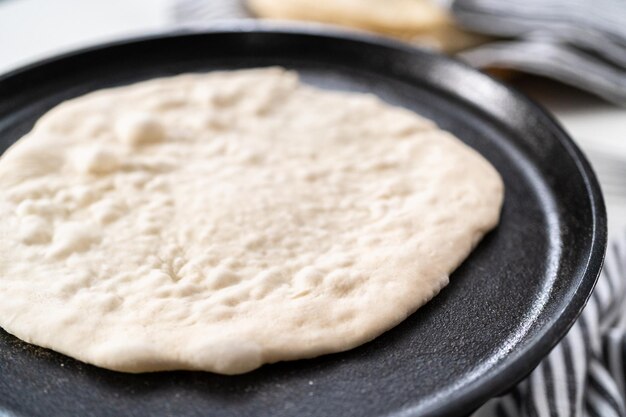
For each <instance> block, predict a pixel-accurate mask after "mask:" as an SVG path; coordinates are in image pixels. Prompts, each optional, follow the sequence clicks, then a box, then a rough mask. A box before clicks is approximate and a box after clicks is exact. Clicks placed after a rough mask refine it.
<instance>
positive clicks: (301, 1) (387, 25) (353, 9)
mask: <svg viewBox="0 0 626 417" xmlns="http://www.w3.org/2000/svg"><path fill="white" fill-rule="evenodd" d="M248 7H249V8H250V9H251V10H252V12H253V13H255V14H257V15H258V16H261V17H266V18H273V19H297V20H313V21H319V22H327V23H334V24H338V25H346V26H355V27H360V28H363V29H371V30H383V31H401V30H405V31H407V30H410V31H415V30H427V29H430V28H434V27H437V26H439V25H441V24H443V23H446V22H448V16H447V14H446V12H445V11H444V10H443V9H442V8H441V7H439V6H437V5H435V4H433V3H432V2H430V1H427V0H385V1H380V0H248Z"/></svg>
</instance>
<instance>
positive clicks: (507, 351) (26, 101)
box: [0, 23, 606, 417]
mask: <svg viewBox="0 0 626 417" xmlns="http://www.w3.org/2000/svg"><path fill="white" fill-rule="evenodd" d="M270 65H280V66H284V67H287V68H291V69H295V70H297V71H298V72H299V73H300V75H301V77H302V79H303V80H304V81H305V82H307V83H310V84H313V85H316V86H320V87H322V88H328V89H336V90H349V91H363V92H369V93H373V94H376V95H378V96H379V97H381V98H382V99H383V100H385V101H387V102H389V103H392V104H395V105H399V106H403V107H406V108H408V109H411V110H414V111H416V112H418V113H419V114H422V115H424V116H426V117H428V118H431V119H433V120H435V121H436V122H437V123H438V124H439V126H441V127H442V128H443V129H446V130H449V131H450V132H452V133H454V134H455V135H456V136H457V137H459V138H460V139H461V140H462V141H464V142H465V143H467V144H468V145H470V146H471V147H473V148H474V149H476V150H478V151H479V152H480V153H481V154H482V155H484V156H485V157H486V158H487V159H488V160H489V161H491V163H492V164H493V165H494V166H495V167H496V168H497V170H498V171H499V172H500V174H501V175H502V177H503V178H504V182H505V185H506V195H505V202H504V207H503V211H502V220H501V223H500V225H499V226H498V227H497V228H496V229H495V230H494V231H493V232H492V233H490V234H489V235H487V236H486V238H485V239H484V240H483V242H482V243H481V244H480V245H479V247H478V248H477V249H476V250H475V251H474V252H473V253H472V254H471V255H470V257H469V258H468V259H467V261H466V262H465V263H463V265H462V266H461V267H460V268H459V269H458V270H457V271H456V272H454V274H453V275H452V277H451V282H450V285H449V286H448V287H447V288H445V289H444V290H443V291H442V292H441V294H440V295H439V296H437V297H436V298H435V299H434V300H433V301H431V302H430V303H428V304H427V305H426V306H425V307H423V308H421V309H420V310H418V311H417V312H416V313H415V314H413V315H412V316H410V317H409V318H408V319H407V320H405V321H404V322H403V323H401V324H400V325H398V326H397V327H395V328H394V329H392V330H390V331H388V332H387V333H385V334H383V335H382V336H380V337H378V338H377V339H375V340H374V341H372V342H370V343H367V344H365V345H363V346H361V347H359V348H356V349H353V350H350V351H348V352H344V353H337V354H332V355H326V356H323V357H320V358H316V359H311V360H301V361H294V362H287V363H278V364H273V365H267V366H264V367H262V368H261V369H258V370H256V371H254V372H250V373H248V374H245V375H240V376H221V375H215V374H211V373H202V372H159V373H153V374H138V375H132V374H123V373H118V372H113V371H108V370H104V369H99V368H96V367H94V366H90V365H86V364H83V363H80V362H78V361H75V360H73V359H70V358H68V357H66V356H63V355H60V354H57V353H55V352H52V351H49V350H46V349H42V348H38V347H35V346H31V345H28V344H26V343H24V342H21V341H19V340H18V339H16V338H15V337H13V336H11V335H9V334H7V333H6V332H4V331H2V330H0V409H1V410H4V412H6V413H7V414H9V415H17V416H47V417H51V416H74V415H77V416H78V415H80V416H121V415H124V416H158V415H168V416H215V417H219V416H272V417H280V416H308V415H311V416H355V417H356V416H359V417H361V416H376V415H386V416H387V415H389V416H418V415H419V416H421V415H429V416H444V415H445V416H454V415H465V414H468V413H469V412H471V411H472V410H473V409H475V408H476V407H478V406H479V405H481V404H482V403H483V402H485V401H486V400H487V399H488V398H490V397H492V396H495V395H498V394H502V393H504V392H506V391H507V390H508V389H510V388H511V387H512V386H514V384H515V383H517V382H518V381H520V379H522V378H523V377H524V376H525V375H527V374H528V373H529V372H530V371H531V370H532V369H533V368H534V367H535V366H536V365H537V364H538V362H539V361H540V360H541V359H542V358H543V357H544V356H545V355H546V354H547V353H548V352H549V351H550V349H551V348H552V347H553V346H554V345H555V344H556V343H557V341H558V340H559V339H560V338H561V337H563V336H564V335H565V333H566V332H567V330H568V329H569V327H570V326H571V325H572V323H573V322H574V320H575V319H576V317H577V316H578V314H579V313H580V311H581V309H582V308H583V306H584V305H585V302H586V300H587V298H588V297H589V295H590V293H591V291H592V289H593V286H594V284H595V281H596V279H597V276H598V274H599V271H600V268H601V265H602V261H603V257H604V251H605V246H606V215H605V209H604V204H603V201H602V197H601V194H600V189H599V186H598V183H597V181H596V178H595V176H594V174H593V172H592V170H591V168H590V166H589V164H588V162H587V161H586V159H585V158H584V156H583V155H582V153H581V152H580V150H579V149H578V148H577V147H576V146H575V145H574V143H573V142H572V141H571V140H570V138H569V137H568V136H567V134H566V133H565V132H564V131H563V129H562V128H561V127H560V126H559V125H558V124H557V123H556V122H555V121H554V119H553V118H552V117H550V116H549V115H548V114H547V113H546V112H545V111H544V110H542V109H541V108H540V107H539V106H537V105H536V104H533V103H532V102H531V101H530V100H528V99H527V98H525V97H524V96H522V95H521V94H519V93H517V92H515V91H512V90H511V89H509V88H507V87H506V86H504V85H503V84H501V83H499V82H497V81H495V80H493V79H491V78H489V77H488V76H486V75H484V74H481V73H479V72H477V71H475V70H473V69H471V68H469V67H468V66H465V65H463V64H461V63H459V62H456V61H454V60H451V59H449V58H446V57H444V56H441V55H437V54H434V53H430V52H425V51H422V50H417V49H414V48H411V47H409V46H405V45H402V44H399V43H395V42H392V41H387V40H382V39H379V38H374V37H370V36H366V35H357V34H349V33H346V32H338V31H329V30H326V29H320V28H312V27H300V26H297V27H294V26H277V25H264V24H259V23H239V24H235V25H226V26H221V27H216V28H213V29H207V30H204V31H202V32H198V31H182V32H176V33H169V34H160V35H151V36H146V37H142V38H135V39H130V40H125V41H120V42H114V43H109V44H106V45H101V46H96V47H91V48H88V49H83V50H81V51H78V52H73V53H69V54H65V55H62V56H59V57H55V58H52V59H48V60H45V61H42V62H39V63H36V64H33V65H30V66H27V67H24V68H21V69H18V70H16V71H13V72H11V73H9V74H7V75H4V76H2V77H0V146H1V150H2V151H4V150H5V149H6V148H7V147H8V146H10V145H11V144H12V143H13V142H15V141H16V140H18V139H19V138H20V137H21V136H22V135H24V134H25V133H26V132H28V131H29V130H30V129H31V128H32V126H33V123H34V122H35V121H36V120H37V118H38V117H39V116H41V115H42V114H43V113H44V112H46V111H47V110H48V109H50V108H51V107H52V106H54V105H56V104H58V103H60V102H61V101H63V100H66V99H69V98H72V97H76V96H78V95H81V94H84V93H87V92H89V91H93V90H96V89H100V88H105V87H112V86H119V85H124V84H129V83H133V82H136V81H141V80H145V79H149V78H153V77H160V76H169V75H174V74H179V73H184V72H202V71H212V70H216V69H236V68H248V67H260V66H270ZM0 221H1V220H0ZM6 261H7V262H10V260H6ZM0 279H1V277H0ZM51 281H53V277H51ZM381 302H384V300H381ZM0 414H1V412H0Z"/></svg>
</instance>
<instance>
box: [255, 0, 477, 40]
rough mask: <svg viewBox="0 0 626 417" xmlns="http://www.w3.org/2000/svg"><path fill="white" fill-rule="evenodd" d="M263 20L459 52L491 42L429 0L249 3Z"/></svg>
mask: <svg viewBox="0 0 626 417" xmlns="http://www.w3.org/2000/svg"><path fill="white" fill-rule="evenodd" d="M247 2H248V3H247V4H248V7H249V9H250V11H251V12H252V13H254V14H255V15H256V16H258V17H261V18H267V19H286V20H306V21H314V22H320V23H329V24H335V25H340V26H346V27H351V28H356V29H361V30H366V31H370V32H376V33H378V34H381V35H386V36H391V37H395V38H398V39H402V40H405V41H409V42H412V43H416V44H419V45H421V46H425V47H429V48H433V49H437V50H441V51H444V52H457V51H460V50H463V49H466V48H469V47H472V46H476V45H479V44H481V43H483V42H485V41H486V40H487V39H488V38H486V37H485V36H483V35H478V34H474V33H470V32H466V31H464V30H462V29H460V28H459V27H458V26H456V25H455V23H454V21H453V20H452V17H451V16H450V15H449V14H448V11H447V10H446V9H445V8H443V7H441V6H439V5H437V4H436V3H435V2H433V1H429V0H247Z"/></svg>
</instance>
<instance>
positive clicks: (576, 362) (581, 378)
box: [566, 323, 588, 417]
mask: <svg viewBox="0 0 626 417" xmlns="http://www.w3.org/2000/svg"><path fill="white" fill-rule="evenodd" d="M566 337H567V342H568V347H569V349H570V352H571V355H572V362H573V366H574V372H573V377H574V383H575V386H576V400H575V401H576V404H575V406H574V409H575V413H576V416H577V417H579V416H581V415H582V411H583V402H584V396H583V394H584V391H585V388H586V380H585V375H587V363H588V362H587V361H588V358H587V357H586V355H585V341H584V339H583V335H582V332H581V330H580V325H579V324H578V323H576V324H574V326H572V329H571V330H570V332H569V333H568V335H567V336H566Z"/></svg>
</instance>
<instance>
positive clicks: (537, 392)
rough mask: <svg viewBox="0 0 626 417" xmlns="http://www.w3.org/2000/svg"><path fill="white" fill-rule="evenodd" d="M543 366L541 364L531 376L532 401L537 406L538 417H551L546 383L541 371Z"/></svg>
mask: <svg viewBox="0 0 626 417" xmlns="http://www.w3.org/2000/svg"><path fill="white" fill-rule="evenodd" d="M543 366H544V364H543V363H541V364H539V367H537V369H535V370H534V371H533V373H532V374H531V375H530V384H531V385H532V398H531V400H532V402H533V404H534V406H535V410H536V411H537V416H538V417H550V406H549V405H548V395H547V389H546V383H545V382H546V381H545V380H544V378H543V372H542V371H543V369H541V368H542V367H543Z"/></svg>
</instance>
